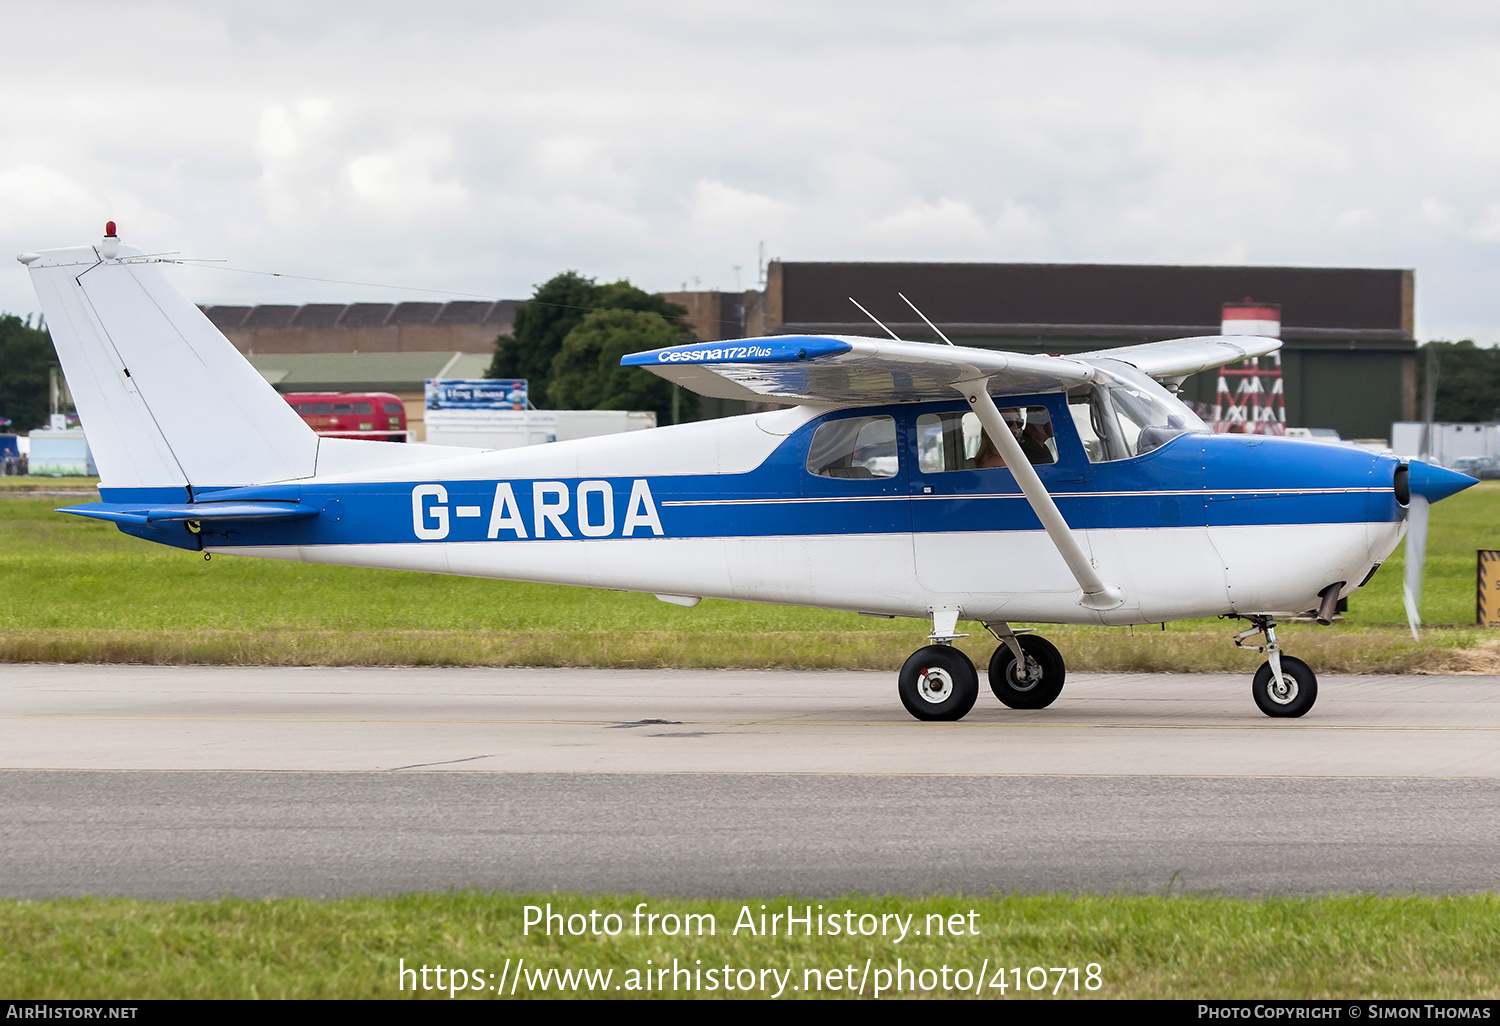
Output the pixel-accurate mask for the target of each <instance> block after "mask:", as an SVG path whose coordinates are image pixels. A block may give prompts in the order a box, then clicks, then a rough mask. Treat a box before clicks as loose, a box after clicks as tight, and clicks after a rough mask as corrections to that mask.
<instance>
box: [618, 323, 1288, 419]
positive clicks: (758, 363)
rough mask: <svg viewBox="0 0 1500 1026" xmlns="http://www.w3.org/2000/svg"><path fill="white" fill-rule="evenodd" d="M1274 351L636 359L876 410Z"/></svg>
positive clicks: (1161, 374) (736, 345) (1228, 345)
mask: <svg viewBox="0 0 1500 1026" xmlns="http://www.w3.org/2000/svg"><path fill="white" fill-rule="evenodd" d="M1280 348H1281V342H1280V340H1279V339H1274V338H1261V337H1258V336H1249V335H1210V336H1204V337H1201V338H1182V339H1172V340H1169V341H1165V342H1148V343H1145V344H1143V345H1137V346H1123V347H1121V348H1119V349H1101V350H1098V351H1095V352H1090V353H1082V354H1079V355H1077V356H1072V357H1062V356H1033V355H1029V354H1025V353H1007V352H1001V351H999V350H994V349H975V348H972V347H969V346H947V345H937V344H934V343H931V342H897V341H895V340H894V339H878V338H863V337H859V336H852V335H775V336H771V337H769V338H751V339H740V340H738V341H733V342H694V343H689V344H687V345H680V346H669V347H668V348H666V349H654V350H651V351H650V352H645V353H634V354H632V355H630V356H627V357H625V358H624V359H622V360H621V361H620V363H621V365H622V366H625V367H644V368H646V369H647V370H649V371H651V372H652V373H654V374H658V375H660V376H661V377H664V378H666V379H667V380H668V381H671V382H674V383H676V384H679V385H681V386H683V387H684V388H687V389H690V390H692V391H694V392H697V393H699V394H700V395H706V396H711V397H713V398H716V399H749V400H754V401H759V402H766V401H768V400H769V401H771V402H786V403H802V402H832V403H882V402H920V401H922V400H931V399H949V398H952V397H953V393H954V389H955V387H956V386H957V385H958V383H959V382H963V381H973V380H975V379H978V378H987V379H989V383H990V392H991V394H994V395H999V396H1004V395H1028V394H1035V393H1037V392H1055V391H1061V390H1065V389H1069V388H1072V387H1074V386H1075V385H1083V384H1087V383H1088V382H1090V381H1092V380H1094V377H1095V371H1094V368H1093V367H1092V366H1090V363H1089V362H1088V361H1092V360H1119V361H1120V362H1122V363H1127V364H1130V365H1131V366H1133V367H1135V368H1137V369H1139V370H1140V371H1142V372H1143V373H1145V374H1148V375H1150V376H1151V377H1153V378H1155V379H1156V380H1158V381H1161V382H1162V383H1164V384H1167V385H1170V386H1175V385H1177V384H1180V383H1181V382H1182V380H1183V379H1184V378H1186V377H1187V376H1188V375H1190V374H1194V373H1197V372H1198V371H1202V370H1209V369H1211V368H1214V367H1222V366H1224V365H1225V364H1228V363H1235V362H1237V361H1239V360H1244V359H1246V358H1248V357H1252V356H1264V355H1266V354H1267V353H1273V352H1275V351H1276V350H1278V349H1280Z"/></svg>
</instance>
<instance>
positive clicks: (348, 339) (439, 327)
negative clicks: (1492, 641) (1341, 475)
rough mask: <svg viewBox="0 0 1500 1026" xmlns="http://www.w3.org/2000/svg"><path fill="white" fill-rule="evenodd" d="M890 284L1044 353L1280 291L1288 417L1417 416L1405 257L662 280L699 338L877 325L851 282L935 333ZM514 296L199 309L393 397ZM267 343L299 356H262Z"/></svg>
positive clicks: (1201, 384)
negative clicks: (717, 281)
mask: <svg viewBox="0 0 1500 1026" xmlns="http://www.w3.org/2000/svg"><path fill="white" fill-rule="evenodd" d="M898 292H900V293H904V294H905V295H906V296H907V297H908V298H910V299H911V300H912V301H913V302H914V303H916V304H917V305H918V306H919V307H921V309H922V312H923V313H925V314H926V315H927V316H928V317H930V318H932V320H933V321H934V322H935V323H936V324H937V325H938V326H939V327H940V328H942V330H943V331H944V332H945V333H946V334H947V335H948V336H949V337H950V338H952V339H953V340H954V341H955V342H958V343H959V344H961V345H975V346H985V347H989V348H995V349H1008V350H1013V351H1019V352H1028V353H1059V354H1067V353H1079V352H1085V351H1088V350H1091V349H1104V348H1108V347H1111V346H1120V345H1133V344H1135V343H1138V342H1150V341H1156V340H1159V339H1165V338H1181V337H1186V336H1192V335H1216V334H1218V333H1219V331H1220V318H1221V312H1222V308H1223V305H1224V304H1225V303H1238V302H1242V301H1244V300H1245V299H1247V298H1248V299H1253V300H1255V301H1257V302H1260V303H1267V304H1279V305H1280V307H1281V337H1282V339H1283V340H1284V342H1285V348H1284V349H1283V350H1282V360H1283V364H1282V371H1283V384H1284V388H1285V401H1286V420H1287V424H1288V425H1290V426H1293V427H1312V428H1333V429H1335V430H1337V431H1338V432H1339V433H1340V434H1341V435H1343V436H1344V437H1345V438H1386V437H1387V435H1388V433H1389V431H1390V426H1391V424H1392V423H1393V422H1395V421H1410V420H1415V419H1416V340H1415V338H1414V337H1413V334H1412V330H1413V307H1414V303H1415V288H1414V277H1413V273H1412V272H1411V271H1410V270H1400V269H1391V270H1387V269H1369V268H1308V267H1172V266H1143V265H1142V266H1138V265H1123V264H972V263H969V264H941V263H855V262H848V263H813V262H800V261H781V260H773V261H771V262H770V264H769V265H768V266H767V268H766V284H765V289H764V290H763V291H748V292H743V293H738V292H735V293H731V292H671V293H665V294H664V295H665V298H666V299H668V300H670V301H671V302H674V303H679V304H681V305H682V306H684V307H686V308H687V310H688V315H687V320H688V322H689V323H690V324H691V325H692V326H693V328H694V330H695V332H696V333H697V336H698V337H699V338H701V339H721V338H741V337H745V336H754V335H776V334H797V333H819V332H828V333H839V334H860V335H866V334H872V333H875V334H878V333H879V329H878V328H876V327H875V326H874V325H873V324H871V323H870V322H869V321H867V320H865V319H864V317H863V315H861V314H860V313H859V311H858V310H857V309H855V307H854V305H853V304H852V303H850V302H849V299H850V297H853V298H854V299H857V300H859V302H860V303H862V304H863V305H864V306H865V307H867V308H868V309H869V310H870V311H871V312H872V313H873V314H875V316H877V317H879V318H880V319H881V320H882V321H884V322H885V323H886V324H888V325H890V326H891V328H892V329H894V330H895V331H896V332H897V333H898V334H900V335H901V336H902V337H903V338H910V339H925V340H931V341H936V336H935V335H934V334H933V333H932V331H931V330H930V329H929V328H928V327H927V326H926V325H925V324H923V323H921V321H920V320H918V319H917V317H916V316H915V315H914V314H913V313H912V312H911V310H910V309H909V308H908V307H907V306H906V304H904V303H902V302H901V301H900V300H899V299H898V298H897V295H896V294H897V293H898ZM518 303H524V301H516V300H505V301H500V302H495V303H481V302H453V303H395V304H391V303H353V304H348V305H341V304H309V305H307V306H300V307H299V306H255V307H245V306H236V307H230V306H215V307H208V308H206V309H205V312H206V313H207V314H208V316H209V318H210V319H211V320H213V322H214V323H215V324H217V325H218V326H219V328H220V329H221V330H222V331H224V333H225V334H226V335H227V336H228V337H229V339H230V340H231V341H232V342H233V343H234V344H235V345H236V346H237V347H239V349H240V350H241V351H242V352H245V353H246V354H248V355H251V356H252V357H253V358H255V360H256V362H257V364H258V365H261V364H264V365H265V366H264V370H266V371H270V372H272V373H275V372H276V371H279V370H285V371H286V373H285V375H283V377H282V379H281V380H280V381H279V382H278V387H279V388H281V390H282V391H288V390H291V389H292V388H293V387H297V388H299V389H311V388H314V387H319V388H321V387H331V386H336V385H337V384H338V383H340V382H354V381H356V380H357V381H358V382H359V383H360V387H376V386H377V385H379V386H380V387H382V389H383V390H384V391H391V392H396V393H398V394H402V395H403V397H405V396H406V395H407V394H410V393H413V391H415V392H418V393H419V392H420V389H421V376H431V375H432V374H433V373H434V372H435V371H438V370H441V368H442V367H443V365H445V364H447V362H448V360H449V359H452V358H453V357H455V356H456V355H457V354H463V356H462V358H461V359H460V360H459V361H458V362H460V363H462V364H463V368H462V369H463V371H464V373H463V374H462V375H459V374H458V373H457V370H458V368H457V367H456V366H455V367H452V368H451V369H448V370H446V371H443V373H447V374H450V375H452V376H470V375H472V374H473V373H474V368H475V367H478V366H479V365H480V364H481V363H482V364H483V365H485V366H487V365H488V362H489V361H488V356H489V355H490V354H492V353H493V352H494V343H495V336H496V335H498V334H501V333H502V332H506V331H509V329H510V325H511V323H512V321H513V319H514V316H515V309H516V307H517V305H518ZM313 354H327V355H325V356H315V355H313ZM334 354H349V355H348V356H345V357H342V358H338V359H335V358H334ZM355 354H358V355H357V356H356V355H355ZM376 354H380V358H378V359H375V358H373V357H375V356H376ZM398 354H405V355H398ZM418 354H422V355H418ZM272 355H283V356H286V357H300V359H282V360H269V359H267V358H269V357H271V356H272ZM481 357H482V358H483V359H480V358H481ZM434 360H436V362H435V363H434ZM283 364H284V365H285V367H283V366H282V365H283ZM293 364H296V365H297V366H293ZM304 364H305V366H304ZM345 364H348V366H347V367H346V366H344V365H345ZM356 364H358V365H359V366H355V365H356ZM408 365H409V366H408ZM419 365H420V366H419ZM429 365H432V366H429ZM377 371H378V372H379V373H376V372H377ZM479 373H482V371H479ZM397 378H399V379H401V380H399V381H398V380H396V379H397ZM407 378H411V380H410V381H407V380H406V379H407ZM298 379H301V380H298ZM314 379H316V381H315V380H314ZM1217 381H1218V379H1217V376H1216V375H1214V374H1212V373H1204V374H1199V375H1196V376H1195V377H1193V378H1189V379H1188V380H1187V381H1186V382H1185V383H1184V385H1183V396H1184V398H1186V399H1188V400H1190V401H1194V402H1197V403H1200V404H1212V403H1213V401H1214V397H1215V391H1216V385H1217ZM345 387H346V388H347V387H353V385H352V384H346V385H345ZM416 405H418V406H419V405H420V404H416ZM743 407H744V404H741V403H735V402H733V401H722V400H707V399H706V400H703V401H702V404H701V413H702V415H704V416H722V415H725V414H730V413H738V412H741V410H742V409H743ZM413 412H417V413H419V410H413Z"/></svg>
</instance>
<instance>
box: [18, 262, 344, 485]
mask: <svg viewBox="0 0 1500 1026" xmlns="http://www.w3.org/2000/svg"><path fill="white" fill-rule="evenodd" d="M105 242H106V245H105V246H100V247H97V248H96V247H93V246H81V247H77V248H73V249H54V250H47V251H44V252H42V253H37V254H26V255H25V258H24V260H25V262H26V263H27V265H28V267H29V269H30V270H31V279H32V283H33V284H34V285H35V287H36V291H37V297H38V299H40V301H41V305H42V312H43V313H44V314H45V315H46V318H47V327H48V329H49V330H50V331H51V333H52V341H53V344H54V345H55V346H56V347H57V355H58V358H59V360H61V361H62V366H63V372H64V373H65V374H66V375H67V377H68V386H69V388H70V389H71V390H72V392H73V399H74V401H75V402H76V403H77V405H78V415H79V418H80V420H82V422H83V427H84V430H85V431H86V432H87V433H88V439H89V445H90V447H91V448H92V449H93V451H94V460H95V462H96V463H97V464H98V466H99V473H100V478H101V482H100V483H101V487H104V488H111V489H115V488H175V489H181V488H183V487H184V486H188V485H191V486H193V487H198V488H201V487H214V486H220V485H247V484H262V483H265V482H269V481H286V480H292V479H296V478H303V477H310V476H312V474H313V470H314V467H315V465H316V462H317V452H318V437H317V435H316V434H314V433H313V431H312V430H311V429H310V428H308V426H307V425H306V424H304V423H303V421H302V418H301V417H299V416H298V415H297V413H296V411H294V410H293V409H292V408H291V407H290V406H288V405H287V403H286V401H285V400H284V399H282V398H281V397H280V396H279V395H277V394H276V390H275V389H273V388H272V387H271V386H270V385H269V384H268V383H267V382H266V380H265V379H264V378H262V377H261V376H260V375H259V374H258V373H256V371H255V369H254V368H253V367H251V366H250V364H249V362H248V361H247V360H245V358H244V357H243V356H241V355H240V353H239V352H238V351H237V350H236V349H235V348H234V346H233V345H232V344H231V343H230V342H229V340H228V339H227V338H225V337H224V335H223V334H222V333H221V332H220V331H219V330H218V329H217V328H215V327H214V326H213V324H212V322H210V321H209V319H208V318H207V317H205V316H204V314H203V312H202V311H201V310H199V309H198V308H197V307H196V306H194V305H193V304H192V303H191V302H189V301H188V299H187V297H185V296H184V295H183V294H182V293H181V292H179V291H178V290H177V289H176V288H175V287H174V286H173V285H172V284H171V283H170V282H169V281H168V280H167V278H166V275H165V274H163V272H162V264H161V263H160V262H158V261H155V260H153V259H151V258H149V257H143V256H142V255H141V252H140V251H139V250H137V249H135V248H133V247H130V246H123V245H119V244H118V242H117V240H114V239H113V238H112V237H108V238H106V240H105ZM111 242H113V243H114V245H108V244H109V243H111ZM105 253H108V254H109V255H108V256H105V255H103V254H105Z"/></svg>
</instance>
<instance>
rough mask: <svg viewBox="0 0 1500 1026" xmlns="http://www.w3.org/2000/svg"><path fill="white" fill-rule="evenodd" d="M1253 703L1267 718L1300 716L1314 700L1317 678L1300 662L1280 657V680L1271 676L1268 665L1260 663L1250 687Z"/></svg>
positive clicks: (1315, 698)
mask: <svg viewBox="0 0 1500 1026" xmlns="http://www.w3.org/2000/svg"><path fill="white" fill-rule="evenodd" d="M1250 693H1251V694H1252V695H1254V696H1255V704H1256V705H1257V706H1259V707H1260V711H1261V712H1263V713H1265V714H1266V715H1267V716H1277V717H1283V716H1284V717H1295V716H1301V715H1302V714H1303V713H1305V712H1307V710H1309V709H1311V708H1312V707H1313V703H1314V702H1316V701H1317V700H1318V678H1317V676H1316V675H1315V674H1314V673H1313V672H1312V667H1311V666H1308V665H1307V664H1306V663H1304V662H1303V661H1302V660H1301V659H1293V658H1292V657H1291V656H1282V657H1281V680H1279V681H1278V680H1277V679H1276V677H1275V675H1273V674H1272V673H1271V664H1270V663H1269V662H1266V663H1262V664H1261V666H1260V669H1258V670H1256V671H1255V680H1254V682H1252V683H1251V685H1250Z"/></svg>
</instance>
